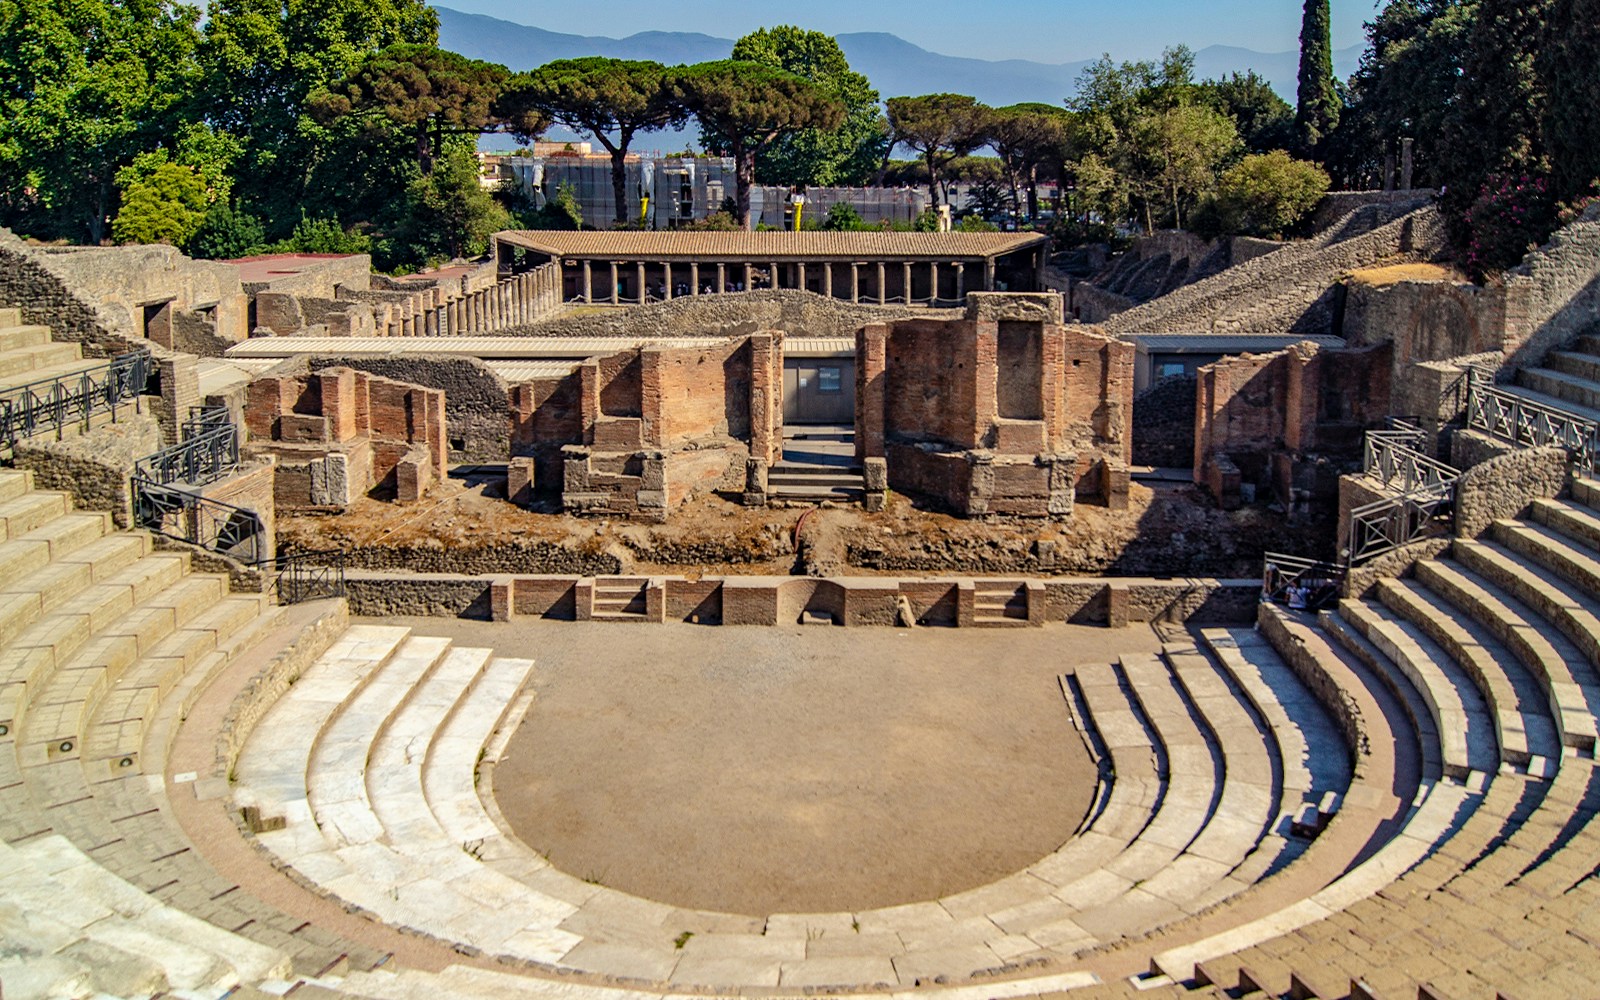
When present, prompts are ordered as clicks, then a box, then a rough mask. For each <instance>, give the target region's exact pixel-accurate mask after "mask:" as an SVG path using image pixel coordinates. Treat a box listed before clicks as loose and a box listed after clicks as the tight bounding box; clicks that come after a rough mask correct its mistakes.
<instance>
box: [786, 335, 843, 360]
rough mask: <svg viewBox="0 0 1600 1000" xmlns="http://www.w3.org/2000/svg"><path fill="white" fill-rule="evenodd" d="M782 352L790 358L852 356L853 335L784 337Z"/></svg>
mask: <svg viewBox="0 0 1600 1000" xmlns="http://www.w3.org/2000/svg"><path fill="white" fill-rule="evenodd" d="M783 353H784V356H785V357H790V358H833V357H839V356H841V355H850V356H852V357H853V356H854V355H855V353H856V341H855V338H854V337H785V338H784V339H783Z"/></svg>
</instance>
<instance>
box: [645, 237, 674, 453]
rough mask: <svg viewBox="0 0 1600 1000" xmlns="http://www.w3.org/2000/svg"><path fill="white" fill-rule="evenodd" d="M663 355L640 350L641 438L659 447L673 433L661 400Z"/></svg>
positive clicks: (659, 350) (652, 351)
mask: <svg viewBox="0 0 1600 1000" xmlns="http://www.w3.org/2000/svg"><path fill="white" fill-rule="evenodd" d="M639 266H640V268H641V269H643V267H644V265H643V264H641V265H639ZM661 355H662V350H661V348H659V347H646V348H644V349H642V350H641V351H640V352H639V416H640V417H641V418H642V419H641V423H642V425H643V426H641V427H640V428H639V438H640V441H641V442H642V443H643V444H645V445H647V446H651V447H657V448H661V447H665V446H666V441H667V440H668V438H669V436H670V434H671V428H670V427H668V426H667V413H666V410H665V408H664V407H663V406H662V400H661Z"/></svg>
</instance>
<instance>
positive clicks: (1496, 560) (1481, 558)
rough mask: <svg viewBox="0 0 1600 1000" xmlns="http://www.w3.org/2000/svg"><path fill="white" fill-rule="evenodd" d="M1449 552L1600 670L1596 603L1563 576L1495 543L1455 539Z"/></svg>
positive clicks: (1598, 606)
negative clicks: (1537, 617) (1519, 603)
mask: <svg viewBox="0 0 1600 1000" xmlns="http://www.w3.org/2000/svg"><path fill="white" fill-rule="evenodd" d="M1451 555H1452V556H1454V558H1456V559H1457V560H1459V561H1460V563H1461V565H1462V566H1465V567H1467V568H1469V569H1471V570H1473V571H1474V572H1476V573H1478V574H1479V575H1481V576H1482V577H1483V578H1484V579H1486V580H1490V581H1493V582H1494V584H1495V585H1496V586H1498V587H1501V588H1503V589H1504V590H1505V591H1506V593H1508V594H1511V595H1513V596H1514V597H1516V598H1517V599H1518V600H1520V601H1522V602H1523V603H1524V604H1526V605H1527V606H1528V607H1530V608H1532V609H1533V610H1534V611H1536V612H1538V614H1539V615H1540V617H1542V618H1543V619H1544V620H1545V621H1548V622H1551V623H1553V624H1554V625H1555V627H1556V630H1557V631H1558V632H1559V633H1560V634H1561V635H1563V636H1565V637H1566V639H1567V640H1568V641H1569V642H1571V643H1572V644H1573V645H1574V646H1576V647H1577V648H1578V649H1579V650H1580V651H1581V652H1582V653H1583V656H1584V658H1585V659H1586V660H1587V661H1588V663H1589V665H1590V666H1591V668H1595V669H1596V670H1597V671H1600V601H1597V600H1596V599H1595V598H1594V597H1592V596H1591V595H1590V594H1589V593H1588V592H1587V591H1585V590H1584V589H1583V588H1581V587H1579V586H1577V585H1575V584H1574V583H1572V582H1571V581H1570V580H1568V579H1567V578H1566V577H1564V576H1562V575H1560V574H1559V573H1556V572H1554V571H1552V570H1550V569H1548V568H1546V567H1545V566H1543V565H1541V564H1539V563H1538V562H1536V561H1535V560H1533V559H1531V558H1528V557H1526V556H1525V555H1523V554H1522V553H1520V552H1518V551H1515V550H1513V549H1510V548H1507V547H1505V546H1503V545H1501V544H1499V543H1497V542H1490V541H1485V540H1484V539H1468V538H1458V539H1456V540H1455V542H1454V543H1452V545H1451ZM1545 634H1546V635H1547V636H1549V635H1552V634H1553V633H1550V632H1546V633H1545ZM1596 676H1600V673H1597V674H1596Z"/></svg>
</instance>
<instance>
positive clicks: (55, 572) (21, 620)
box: [0, 533, 153, 643]
mask: <svg viewBox="0 0 1600 1000" xmlns="http://www.w3.org/2000/svg"><path fill="white" fill-rule="evenodd" d="M152 549H153V545H152V544H151V541H150V536H149V535H145V534H142V533H140V534H128V533H119V534H114V535H105V536H102V537H100V538H97V539H95V540H94V541H92V542H89V543H88V544H87V545H84V546H81V547H79V548H77V549H74V550H73V551H71V552H65V553H63V554H62V555H61V556H60V557H59V558H57V559H54V560H52V561H51V562H50V563H49V564H48V565H46V566H42V567H40V568H39V569H36V570H34V571H32V572H29V573H25V574H23V575H21V576H18V577H11V578H8V579H5V580H4V581H3V582H0V643H4V642H6V641H8V640H10V639H11V638H13V637H14V636H16V634H17V633H18V632H21V631H22V629H23V628H24V627H26V626H28V625H31V624H32V623H34V622H36V621H38V620H39V619H40V618H42V617H44V616H45V615H47V614H49V613H50V612H52V611H55V610H57V609H59V608H62V607H65V606H67V605H69V604H71V603H72V602H73V601H74V599H75V598H76V597H77V596H78V595H79V594H81V593H82V592H83V591H85V590H87V589H88V588H89V587H90V586H92V585H94V584H96V583H104V582H105V581H106V580H108V579H110V578H111V577H112V576H114V575H115V574H117V573H118V572H120V571H122V570H124V569H126V568H127V567H129V566H131V565H133V564H134V563H135V562H137V561H138V560H140V559H142V558H143V557H144V556H146V555H148V554H149V553H150V552H151V550H152Z"/></svg>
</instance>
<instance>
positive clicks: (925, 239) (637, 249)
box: [495, 229, 1045, 262]
mask: <svg viewBox="0 0 1600 1000" xmlns="http://www.w3.org/2000/svg"><path fill="white" fill-rule="evenodd" d="M495 238H496V239H497V240H499V241H500V242H502V243H507V244H510V245H512V246H519V247H526V248H527V249H529V250H533V251H536V252H538V253H545V254H549V255H551V256H553V257H588V258H600V259H607V260H649V261H657V260H708V259H716V260H750V261H754V262H763V261H791V260H796V259H806V260H841V261H842V260H864V261H870V260H890V261H902V260H953V259H957V258H962V257H966V258H971V257H999V256H1003V255H1005V254H1008V253H1013V252H1015V251H1017V250H1025V249H1030V248H1032V247H1034V246H1037V245H1039V244H1041V243H1043V242H1045V237H1043V236H1041V235H1039V234H1037V233H890V232H866V233H835V232H800V233H789V232H759V233H752V232H739V233H722V232H674V231H666V232H627V231H624V232H612V231H609V230H595V231H585V232H577V233H573V232H558V231H548V230H526V229H524V230H512V231H507V232H503V233H498V234H496V236H495Z"/></svg>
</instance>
